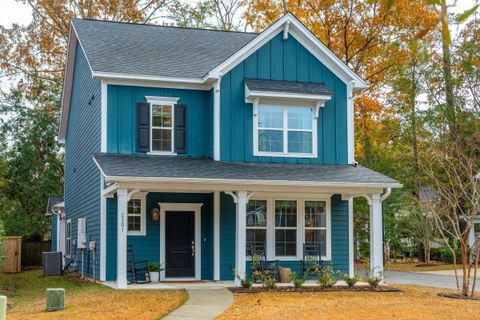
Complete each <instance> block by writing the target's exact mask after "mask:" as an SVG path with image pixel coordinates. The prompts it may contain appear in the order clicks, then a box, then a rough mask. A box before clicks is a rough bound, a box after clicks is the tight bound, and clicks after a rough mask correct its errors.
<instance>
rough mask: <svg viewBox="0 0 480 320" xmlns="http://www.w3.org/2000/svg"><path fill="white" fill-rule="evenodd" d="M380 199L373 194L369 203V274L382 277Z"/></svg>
mask: <svg viewBox="0 0 480 320" xmlns="http://www.w3.org/2000/svg"><path fill="white" fill-rule="evenodd" d="M382 215H383V212H382V197H381V196H380V194H373V195H372V196H371V203H370V274H371V276H379V275H381V276H382V277H383V222H382V220H383V219H382Z"/></svg>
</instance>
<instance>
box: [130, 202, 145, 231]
mask: <svg viewBox="0 0 480 320" xmlns="http://www.w3.org/2000/svg"><path fill="white" fill-rule="evenodd" d="M127 216H128V235H137V236H138V235H145V234H146V230H145V227H146V213H145V197H141V198H140V197H139V198H133V199H130V200H129V201H128V204H127Z"/></svg>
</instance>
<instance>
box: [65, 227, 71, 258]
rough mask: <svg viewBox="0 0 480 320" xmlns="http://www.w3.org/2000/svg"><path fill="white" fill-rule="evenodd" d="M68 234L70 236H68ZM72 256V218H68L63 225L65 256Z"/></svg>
mask: <svg viewBox="0 0 480 320" xmlns="http://www.w3.org/2000/svg"><path fill="white" fill-rule="evenodd" d="M69 234H70V237H69V236H68V235H69ZM71 256H72V219H68V220H67V223H66V227H65V257H67V258H70V257H71Z"/></svg>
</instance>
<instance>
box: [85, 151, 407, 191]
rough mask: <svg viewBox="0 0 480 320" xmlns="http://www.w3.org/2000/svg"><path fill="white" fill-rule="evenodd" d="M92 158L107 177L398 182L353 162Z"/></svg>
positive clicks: (100, 156) (101, 156)
mask: <svg viewBox="0 0 480 320" xmlns="http://www.w3.org/2000/svg"><path fill="white" fill-rule="evenodd" d="M94 158H95V160H96V161H97V163H98V165H99V166H100V168H101V169H102V171H103V173H104V174H105V175H106V176H109V177H149V178H152V177H156V178H190V179H215V180H257V181H262V180H263V181H265V180H270V181H271V180H277V181H292V182H293V181H297V182H319V183H361V184H363V183H367V184H368V183H375V184H385V185H393V184H398V182H397V181H396V180H394V179H391V178H389V177H387V176H384V175H382V174H380V173H377V172H375V171H373V170H370V169H368V168H365V167H362V166H357V167H354V166H352V165H315V164H286V163H282V164H280V163H238V162H219V161H214V160H212V159H206V158H192V157H176V156H154V155H145V156H144V155H125V154H123V155H121V154H108V153H98V154H95V155H94Z"/></svg>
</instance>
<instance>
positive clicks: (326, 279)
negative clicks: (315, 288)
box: [318, 266, 338, 288]
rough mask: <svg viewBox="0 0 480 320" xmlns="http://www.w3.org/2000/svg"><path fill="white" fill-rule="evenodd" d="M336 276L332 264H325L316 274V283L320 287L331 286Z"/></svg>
mask: <svg viewBox="0 0 480 320" xmlns="http://www.w3.org/2000/svg"><path fill="white" fill-rule="evenodd" d="M337 281H338V280H337V278H336V277H335V274H334V272H333V268H332V266H327V267H326V268H324V269H323V270H322V271H321V272H319V275H318V284H319V285H320V286H321V287H322V288H331V287H332V286H333V285H334V284H335V283H337Z"/></svg>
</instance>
